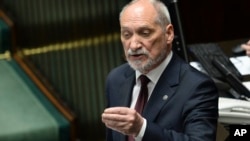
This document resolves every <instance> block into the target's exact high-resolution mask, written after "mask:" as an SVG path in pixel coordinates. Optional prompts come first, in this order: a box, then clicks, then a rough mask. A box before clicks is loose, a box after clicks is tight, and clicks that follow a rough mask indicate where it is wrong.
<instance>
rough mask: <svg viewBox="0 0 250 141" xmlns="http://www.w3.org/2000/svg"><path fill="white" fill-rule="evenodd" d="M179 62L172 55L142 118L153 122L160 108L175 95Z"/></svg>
mask: <svg viewBox="0 0 250 141" xmlns="http://www.w3.org/2000/svg"><path fill="white" fill-rule="evenodd" d="M179 73H180V61H178V59H177V58H176V56H175V55H173V57H172V59H171V61H170V63H169V64H168V66H167V68H166V69H165V70H164V72H163V73H162V75H161V77H160V79H159V81H158V82H157V84H156V86H155V88H154V90H153V92H152V95H151V97H150V99H149V101H148V103H147V105H146V107H145V109H144V112H143V116H144V117H145V118H146V119H147V120H149V121H153V120H154V119H155V118H156V116H157V115H158V114H159V112H160V111H161V109H162V107H163V106H164V105H165V104H166V103H167V102H168V101H169V99H170V98H171V97H172V95H173V94H174V93H175V88H176V86H177V85H178V83H179V77H180V76H179Z"/></svg>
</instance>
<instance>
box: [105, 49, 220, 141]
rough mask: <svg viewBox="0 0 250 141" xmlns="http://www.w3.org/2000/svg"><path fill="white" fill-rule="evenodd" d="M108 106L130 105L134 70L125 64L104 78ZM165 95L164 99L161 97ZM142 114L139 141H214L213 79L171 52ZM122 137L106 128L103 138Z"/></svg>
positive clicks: (122, 139)
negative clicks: (143, 123)
mask: <svg viewBox="0 0 250 141" xmlns="http://www.w3.org/2000/svg"><path fill="white" fill-rule="evenodd" d="M106 84H107V86H106V94H107V100H108V101H107V103H108V105H107V106H108V107H114V106H126V107H129V106H130V100H131V95H132V90H133V86H134V85H135V71H134V70H133V69H131V68H130V66H129V65H128V64H124V65H121V66H119V67H118V68H116V69H114V70H113V71H111V73H110V74H109V75H108V78H107V83H106ZM164 95H167V96H168V98H167V99H166V100H164V99H163V96H164ZM142 116H143V117H144V118H146V119H147V127H146V131H145V134H144V137H143V141H215V140H216V128H217V119H218V92H217V88H216V86H215V84H214V82H213V81H212V80H211V79H210V78H209V77H207V76H206V75H205V74H202V73H200V72H199V71H197V70H196V69H194V68H192V67H190V66H189V65H188V64H187V63H186V62H184V61H183V60H181V59H180V58H179V57H178V56H177V55H175V54H174V55H173V58H172V59H171V61H170V63H169V65H168V66H167V67H166V69H165V70H164V72H163V74H162V75H161V77H160V79H159V81H158V83H157V84H156V86H155V88H154V90H153V92H152V95H151V97H150V99H149V101H148V103H147V105H146V106H145V108H144V111H143V114H142ZM125 138H126V136H124V135H122V134H121V133H118V132H116V131H113V130H111V129H107V141H125Z"/></svg>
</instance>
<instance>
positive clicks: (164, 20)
mask: <svg viewBox="0 0 250 141" xmlns="http://www.w3.org/2000/svg"><path fill="white" fill-rule="evenodd" d="M138 1H140V0H132V1H131V2H130V3H128V4H127V5H125V6H124V7H123V9H122V11H121V12H120V19H121V16H122V15H123V13H124V11H125V10H126V9H127V8H128V7H129V6H130V5H132V4H134V3H136V2H138ZM149 2H151V3H152V5H153V6H154V8H155V10H156V12H157V13H158V16H157V19H156V22H157V23H159V24H160V25H161V26H162V27H163V28H164V27H165V26H166V25H168V24H170V23H171V18H170V14H169V11H168V8H167V6H166V5H165V4H164V3H163V2H161V1H160V0H149Z"/></svg>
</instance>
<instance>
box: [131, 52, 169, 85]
mask: <svg viewBox="0 0 250 141" xmlns="http://www.w3.org/2000/svg"><path fill="white" fill-rule="evenodd" d="M172 56H173V52H172V51H170V53H169V54H168V56H167V57H166V58H165V59H164V61H163V62H162V63H161V64H160V65H159V66H157V67H156V68H155V69H153V70H151V71H150V72H149V73H147V74H146V76H147V77H148V78H149V79H150V80H151V82H153V83H154V84H156V82H157V81H158V80H159V78H160V76H161V74H162V72H163V71H164V70H165V68H166V67H167V65H168V64H169V62H170V60H171V58H172ZM141 74H142V73H141V72H139V71H138V70H136V71H135V75H136V81H137V80H138V78H139V76H140V75H141Z"/></svg>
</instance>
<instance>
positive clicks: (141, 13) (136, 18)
mask: <svg viewBox="0 0 250 141" xmlns="http://www.w3.org/2000/svg"><path fill="white" fill-rule="evenodd" d="M156 18H157V13H156V11H155V9H154V7H153V5H152V4H148V3H146V4H143V3H135V4H133V5H131V6H129V7H127V8H126V9H125V10H124V12H123V14H122V15H121V19H120V22H121V25H122V26H125V25H127V24H142V25H147V24H154V23H155V21H156Z"/></svg>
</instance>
